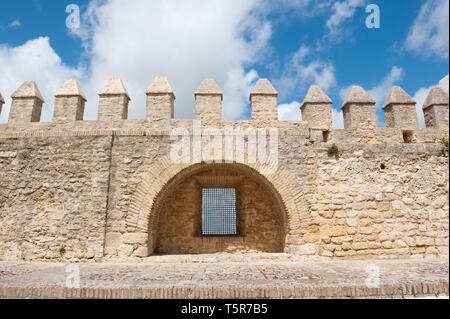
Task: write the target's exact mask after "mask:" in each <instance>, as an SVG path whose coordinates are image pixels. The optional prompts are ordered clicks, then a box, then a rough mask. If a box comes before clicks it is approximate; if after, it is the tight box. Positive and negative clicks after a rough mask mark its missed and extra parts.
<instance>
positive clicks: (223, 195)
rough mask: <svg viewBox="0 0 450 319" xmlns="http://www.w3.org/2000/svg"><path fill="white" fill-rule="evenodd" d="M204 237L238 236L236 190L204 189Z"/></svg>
mask: <svg viewBox="0 0 450 319" xmlns="http://www.w3.org/2000/svg"><path fill="white" fill-rule="evenodd" d="M202 197H203V201H202V233H203V235H236V234H237V233H236V189H234V188H203V190H202Z"/></svg>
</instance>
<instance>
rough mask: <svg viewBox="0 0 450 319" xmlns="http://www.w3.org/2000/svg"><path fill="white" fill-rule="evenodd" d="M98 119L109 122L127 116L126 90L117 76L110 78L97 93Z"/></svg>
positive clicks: (128, 97)
mask: <svg viewBox="0 0 450 319" xmlns="http://www.w3.org/2000/svg"><path fill="white" fill-rule="evenodd" d="M98 95H99V96H100V102H99V106H98V120H99V121H101V122H106V123H111V122H115V121H120V120H126V119H127V118H128V102H129V101H130V100H131V99H130V96H129V95H128V92H127V90H126V88H125V86H124V85H123V82H122V80H121V79H119V78H111V79H109V81H108V83H106V85H105V86H104V87H103V89H102V90H101V91H100V93H99V94H98Z"/></svg>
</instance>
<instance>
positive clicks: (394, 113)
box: [383, 86, 419, 129]
mask: <svg viewBox="0 0 450 319" xmlns="http://www.w3.org/2000/svg"><path fill="white" fill-rule="evenodd" d="M383 111H384V119H385V122H386V127H388V128H391V127H395V128H400V129H416V128H418V127H419V124H418V120H417V112H416V101H414V100H413V99H412V98H411V97H410V96H409V95H408V93H406V92H405V91H404V90H403V89H402V88H400V87H399V86H394V87H392V89H391V91H390V92H389V95H388V97H387V99H386V102H385V103H384V106H383Z"/></svg>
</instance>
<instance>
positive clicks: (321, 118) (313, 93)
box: [300, 85, 333, 131]
mask: <svg viewBox="0 0 450 319" xmlns="http://www.w3.org/2000/svg"><path fill="white" fill-rule="evenodd" d="M332 103H333V102H332V101H331V99H330V98H329V97H328V96H327V95H326V94H325V92H323V91H322V89H321V88H320V87H318V86H317V85H313V86H311V87H310V88H309V90H308V93H307V94H306V97H305V99H304V101H303V103H302V105H301V106H300V109H301V111H302V120H303V121H307V122H308V124H309V127H310V128H312V129H316V130H324V131H328V130H330V129H331V127H332V110H331V104H332Z"/></svg>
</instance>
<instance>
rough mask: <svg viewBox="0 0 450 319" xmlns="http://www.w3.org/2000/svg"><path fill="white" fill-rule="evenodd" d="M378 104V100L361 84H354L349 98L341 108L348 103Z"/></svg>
mask: <svg viewBox="0 0 450 319" xmlns="http://www.w3.org/2000/svg"><path fill="white" fill-rule="evenodd" d="M350 103H354V104H376V103H377V102H376V101H375V100H374V99H373V97H372V96H370V94H369V93H367V92H366V91H365V90H364V89H363V88H362V87H360V86H357V85H355V86H352V88H351V90H350V92H349V93H348V95H347V98H346V99H345V101H344V104H342V107H341V109H343V108H344V107H345V106H346V105H347V104H350Z"/></svg>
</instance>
